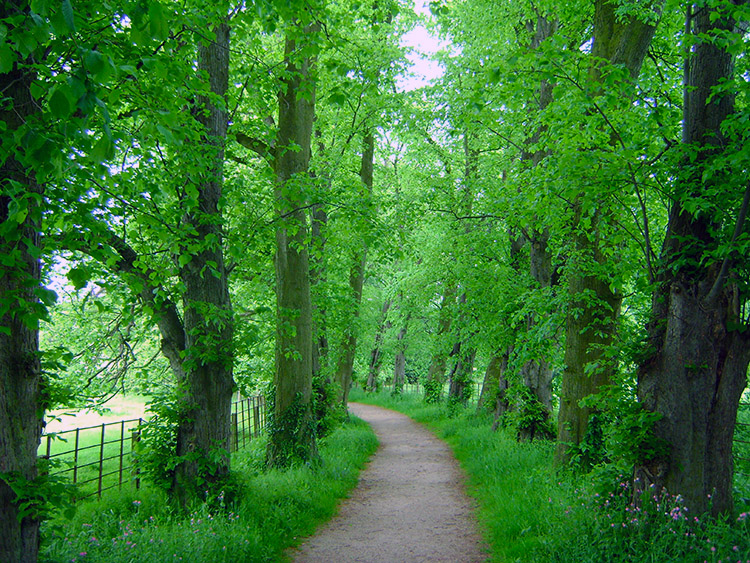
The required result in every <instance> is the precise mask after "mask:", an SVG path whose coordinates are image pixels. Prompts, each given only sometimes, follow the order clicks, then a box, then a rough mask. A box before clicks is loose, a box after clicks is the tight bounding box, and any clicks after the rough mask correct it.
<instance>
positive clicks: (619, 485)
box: [350, 391, 750, 563]
mask: <svg viewBox="0 0 750 563" xmlns="http://www.w3.org/2000/svg"><path fill="white" fill-rule="evenodd" d="M350 399H351V400H352V401H361V402H366V403H369V404H376V405H380V406H384V407H387V408H391V409H394V410H398V411H400V412H403V413H404V414H407V415H408V416H410V417H411V418H413V419H414V420H417V421H419V422H423V423H426V424H427V425H428V426H429V427H431V428H432V429H433V430H434V431H435V433H436V434H437V435H438V436H440V437H441V438H443V439H444V440H445V441H446V442H447V443H448V444H449V445H450V446H451V448H452V449H453V451H454V453H455V455H456V458H457V459H458V460H459V462H460V463H461V466H462V467H463V468H464V470H465V471H466V473H467V475H468V477H469V492H470V494H471V495H472V496H474V497H475V498H476V500H477V504H478V518H479V521H480V525H481V528H482V529H483V534H484V537H485V539H486V541H487V543H488V544H489V545H490V549H491V557H492V560H493V561H497V562H503V563H505V562H513V563H515V562H520V563H538V562H545V563H552V562H559V563H572V562H575V563H587V562H588V563H601V562H603V561H607V562H611V563H619V562H622V563H641V562H643V563H646V562H653V563H657V562H658V563H666V562H674V563H691V562H704V561H706V562H711V563H729V562H730V561H731V563H735V562H739V563H742V562H746V563H750V513H747V512H743V513H740V514H737V515H734V516H733V517H732V518H728V519H725V520H715V519H710V518H707V517H705V516H697V515H692V514H690V515H688V514H687V512H686V511H685V509H684V507H681V506H680V499H679V498H666V499H662V500H661V501H660V503H659V504H657V503H656V502H653V501H648V500H646V501H644V502H643V504H642V505H641V506H634V505H633V504H632V503H631V495H630V492H629V488H628V487H629V484H628V483H627V479H626V478H623V477H622V476H620V479H619V480H618V479H617V475H616V474H615V475H606V476H604V475H603V473H602V472H600V473H599V475H600V476H602V478H600V479H593V478H592V477H591V476H589V475H585V476H579V477H574V476H572V475H560V474H558V472H556V470H555V469H554V468H553V466H552V456H553V448H552V444H550V443H547V442H539V443H532V444H519V443H517V442H516V440H515V438H514V436H512V435H511V434H510V433H508V432H506V431H503V430H502V429H501V430H500V431H498V432H493V431H492V429H491V420H490V419H489V417H486V416H481V415H476V414H475V413H474V408H469V409H466V410H460V409H459V410H454V411H453V412H449V411H448V410H447V408H446V407H444V406H436V405H425V404H424V403H423V401H422V399H421V397H420V396H415V395H405V396H403V397H396V398H393V397H391V396H390V395H389V394H388V393H387V392H386V393H381V394H372V395H365V394H364V393H362V392H361V391H353V392H352V394H351V395H350Z"/></svg>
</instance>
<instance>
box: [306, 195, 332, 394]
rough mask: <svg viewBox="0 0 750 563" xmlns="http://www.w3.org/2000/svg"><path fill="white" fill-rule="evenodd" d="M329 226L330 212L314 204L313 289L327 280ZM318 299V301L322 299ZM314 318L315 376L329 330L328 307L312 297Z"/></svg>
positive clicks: (312, 231) (326, 351)
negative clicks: (326, 235)
mask: <svg viewBox="0 0 750 563" xmlns="http://www.w3.org/2000/svg"><path fill="white" fill-rule="evenodd" d="M327 226H328V214H327V213H326V210H325V207H323V205H322V204H320V203H318V204H315V205H314V206H313V209H312V224H311V229H310V238H311V246H312V251H313V255H312V256H313V257H312V258H311V260H310V262H311V266H310V285H311V291H312V290H314V288H315V287H316V286H319V285H320V284H324V283H325V281H326V276H325V265H324V258H323V257H324V256H325V245H326V237H325V229H326V227H327ZM322 299H323V297H322V296H321V299H318V300H317V301H318V302H319V301H322ZM312 319H313V328H312V331H313V347H312V365H313V376H316V375H319V374H320V373H321V371H322V370H323V364H324V363H325V361H326V358H327V357H328V332H327V326H326V308H325V306H323V305H322V304H320V303H316V300H315V299H312ZM326 379H327V380H330V376H328V375H327V376H326Z"/></svg>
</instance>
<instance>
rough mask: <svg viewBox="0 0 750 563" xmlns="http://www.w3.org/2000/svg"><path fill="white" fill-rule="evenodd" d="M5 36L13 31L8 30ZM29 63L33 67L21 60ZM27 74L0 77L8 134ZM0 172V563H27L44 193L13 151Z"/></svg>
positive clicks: (34, 526)
mask: <svg viewBox="0 0 750 563" xmlns="http://www.w3.org/2000/svg"><path fill="white" fill-rule="evenodd" d="M27 11H28V6H27V5H26V4H25V3H23V2H21V3H16V2H5V3H3V4H2V6H0V19H3V18H6V17H10V16H17V15H19V14H23V13H26V12H27ZM11 30H12V28H11ZM27 62H33V61H30V60H29V61H27ZM34 78H35V76H34V74H33V73H32V72H31V71H30V70H29V69H28V68H18V65H14V68H13V69H12V70H11V71H10V72H8V73H6V74H2V75H0V92H3V97H4V100H3V104H2V106H0V121H1V122H5V124H6V127H7V130H6V131H5V133H4V134H3V135H4V136H6V137H9V138H12V136H13V134H14V133H15V132H17V131H19V130H21V129H22V128H24V127H25V126H26V125H27V122H30V121H31V120H32V119H33V116H34V114H35V113H37V107H38V106H37V104H36V102H35V101H34V99H33V97H32V96H31V91H30V88H31V84H32V82H33V81H34ZM17 151H18V152H17V153H15V154H14V153H11V154H10V155H8V157H7V158H6V159H5V161H4V162H3V163H2V165H0V229H1V230H2V236H1V237H0V256H3V257H4V260H2V261H1V262H0V310H2V311H3V312H2V315H1V316H0V560H2V561H7V562H8V563H27V562H28V563H32V562H35V561H36V560H37V555H38V551H39V520H38V518H37V517H36V516H35V515H34V514H33V512H32V513H31V514H30V515H27V516H23V517H21V518H19V516H20V514H19V506H18V502H17V495H16V493H15V492H14V491H13V489H12V488H11V486H10V483H15V484H17V485H18V486H19V487H21V488H25V489H26V491H27V492H28V493H29V496H32V495H33V494H34V492H35V490H34V486H33V482H34V481H35V479H36V478H37V448H38V447H39V442H40V437H41V433H42V425H43V422H42V421H43V417H44V408H45V405H44V400H43V396H42V374H41V365H40V361H39V320H40V318H41V317H42V316H43V308H42V305H41V304H40V303H39V298H38V295H37V292H38V291H39V290H40V289H41V281H40V280H41V264H40V259H39V255H40V253H41V250H40V234H39V231H40V223H41V210H40V208H39V206H38V200H39V199H40V198H41V195H42V194H43V187H42V186H41V185H40V184H38V183H37V181H36V179H35V171H34V168H33V164H34V162H33V159H32V158H31V157H30V156H27V155H25V154H23V149H22V148H20V147H19V148H18V149H17Z"/></svg>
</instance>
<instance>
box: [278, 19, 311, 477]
mask: <svg viewBox="0 0 750 563" xmlns="http://www.w3.org/2000/svg"><path fill="white" fill-rule="evenodd" d="M316 32H317V29H314V28H313V27H311V26H307V27H305V28H300V27H296V28H294V29H292V30H291V31H290V32H289V33H288V34H287V37H286V41H285V48H284V59H285V64H286V73H285V75H284V78H283V85H282V87H281V90H280V92H279V131H278V137H277V145H276V147H277V154H276V159H275V164H276V170H275V171H276V184H275V190H274V197H275V199H276V215H277V217H278V218H279V223H278V225H279V226H278V228H277V230H276V255H275V258H274V264H275V270H276V323H277V325H276V361H275V372H274V389H275V391H274V400H273V420H272V423H271V425H270V433H269V440H268V450H267V456H266V458H267V462H268V463H269V465H272V466H278V467H283V466H287V465H289V464H290V463H291V462H292V461H294V460H295V459H299V460H302V461H308V460H311V459H314V458H317V455H318V453H317V444H316V437H315V421H314V417H313V413H312V304H311V300H310V264H309V256H308V246H307V240H306V239H307V216H306V213H305V210H304V207H305V204H306V198H305V191H306V190H305V187H306V186H307V185H308V183H309V182H310V177H309V174H308V166H309V162H310V145H311V140H312V139H311V137H312V125H313V118H314V113H315V110H314V108H315V82H314V79H313V78H312V75H311V70H312V67H313V65H314V64H315V59H314V58H313V57H311V56H303V55H300V54H299V53H298V52H297V50H298V47H301V46H303V43H305V40H306V39H308V38H309V36H311V35H314V34H315V33H316ZM305 36H307V37H305Z"/></svg>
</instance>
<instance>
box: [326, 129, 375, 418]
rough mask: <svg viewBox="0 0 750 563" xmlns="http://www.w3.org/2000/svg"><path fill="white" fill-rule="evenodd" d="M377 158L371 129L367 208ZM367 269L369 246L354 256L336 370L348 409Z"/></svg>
mask: <svg viewBox="0 0 750 563" xmlns="http://www.w3.org/2000/svg"><path fill="white" fill-rule="evenodd" d="M374 158H375V136H374V134H373V131H372V129H368V130H367V131H366V132H365V134H364V138H363V148H362V163H361V167H360V172H359V177H360V180H361V181H362V187H361V189H360V190H359V191H360V196H361V200H362V202H363V203H364V204H365V206H366V204H367V202H368V201H371V200H372V187H373V163H374ZM366 265H367V246H366V245H364V244H361V246H360V248H355V249H354V251H353V253H352V266H351V269H350V271H349V288H350V290H351V295H350V307H351V309H350V310H351V314H350V315H348V317H349V321H350V322H349V323H347V325H346V326H345V327H344V334H343V340H342V342H341V347H340V350H339V360H338V364H337V366H336V381H337V382H338V384H339V385H340V387H341V402H342V403H343V405H344V406H346V403H347V399H348V397H349V388H350V387H351V383H352V371H353V367H354V355H355V353H356V351H357V332H358V330H359V326H358V321H359V308H360V305H361V303H362V285H363V284H364V281H365V267H366Z"/></svg>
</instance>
